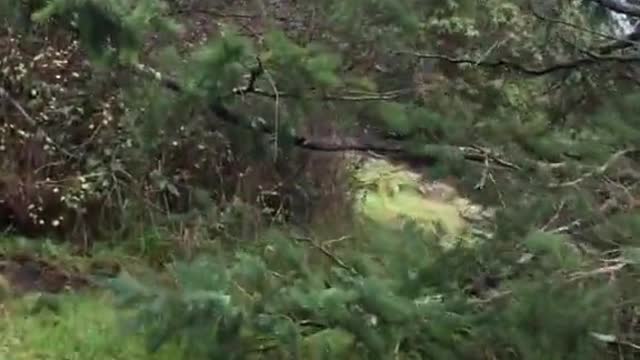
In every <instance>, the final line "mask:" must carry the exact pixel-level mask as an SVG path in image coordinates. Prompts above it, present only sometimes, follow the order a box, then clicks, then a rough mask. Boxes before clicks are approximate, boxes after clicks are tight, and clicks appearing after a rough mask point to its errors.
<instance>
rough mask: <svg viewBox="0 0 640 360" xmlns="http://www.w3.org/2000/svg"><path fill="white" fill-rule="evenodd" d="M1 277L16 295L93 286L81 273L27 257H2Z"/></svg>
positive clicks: (0, 257) (0, 264)
mask: <svg viewBox="0 0 640 360" xmlns="http://www.w3.org/2000/svg"><path fill="white" fill-rule="evenodd" d="M0 275H1V276H3V277H4V278H5V279H6V280H7V281H8V282H9V284H10V286H11V291H12V292H13V293H14V294H16V295H20V294H24V293H29V292H47V293H59V292H62V291H68V290H75V289H80V288H86V287H90V286H92V285H93V284H92V282H91V281H90V279H89V278H88V277H87V276H85V275H82V274H80V273H79V272H73V271H68V270H66V269H62V268H61V267H59V266H56V265H54V264H51V263H48V262H46V261H44V260H40V259H36V258H34V257H31V256H27V255H16V256H11V257H5V256H0Z"/></svg>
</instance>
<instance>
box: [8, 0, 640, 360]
mask: <svg viewBox="0 0 640 360" xmlns="http://www.w3.org/2000/svg"><path fill="white" fill-rule="evenodd" d="M2 6H3V8H0V9H2V14H3V15H4V20H3V21H5V23H6V24H8V25H11V27H10V29H11V30H7V31H10V32H11V33H12V36H13V32H14V31H22V32H21V33H20V35H15V38H17V39H19V41H20V42H21V44H22V45H24V47H28V46H27V45H29V46H33V45H34V44H38V43H40V44H41V43H45V44H46V42H47V41H53V40H51V39H54V38H55V39H63V41H68V42H70V43H72V44H76V42H77V43H78V44H79V46H80V47H81V48H82V49H83V51H84V52H83V54H84V55H86V56H87V57H88V59H90V60H91V61H92V64H93V65H94V66H93V67H92V68H91V69H90V70H88V72H89V73H91V74H96V75H95V76H96V77H98V78H100V77H102V78H100V79H101V81H102V83H101V86H106V87H107V88H108V89H109V94H112V97H111V98H116V99H117V101H116V103H117V105H114V107H117V110H114V112H115V113H116V115H114V116H117V118H118V120H119V123H120V124H121V125H120V129H118V131H120V132H119V133H118V132H116V130H114V133H112V135H111V136H110V137H106V138H104V139H103V140H104V141H105V142H104V143H101V146H98V148H99V149H100V150H104V148H105V147H112V149H111V150H109V154H106V155H105V154H101V155H100V156H101V157H100V158H99V159H97V160H96V159H95V158H91V157H89V156H87V154H88V153H91V150H86V152H85V150H84V148H83V147H82V145H81V144H80V145H78V146H79V147H74V149H80V150H79V151H82V152H83V153H82V154H81V155H76V156H77V157H79V159H76V158H74V157H73V156H70V155H69V154H68V153H67V152H64V151H62V150H60V151H59V153H56V154H55V155H54V156H58V157H60V158H62V159H66V160H69V159H76V160H74V161H76V162H75V163H74V164H76V166H77V167H79V168H83V169H86V168H90V167H91V164H92V161H93V163H94V164H95V163H102V162H104V163H105V164H108V165H106V166H108V167H109V170H110V172H109V173H110V174H114V173H118V174H121V176H125V175H122V174H129V175H128V176H129V178H133V179H135V178H137V177H144V176H145V175H147V174H149V173H151V174H152V176H150V177H149V178H150V180H149V181H150V182H153V184H154V186H156V187H157V188H159V189H160V190H161V191H160V192H161V193H162V194H163V196H165V195H166V196H165V198H163V199H162V200H166V198H167V196H169V197H170V196H173V198H172V199H174V200H175V199H176V198H180V195H181V192H180V191H181V189H182V188H178V187H176V186H175V185H174V183H173V181H171V180H169V179H170V178H172V176H173V178H172V179H175V178H179V179H181V181H182V179H186V178H189V179H191V178H192V177H193V176H194V175H192V174H191V173H188V174H187V171H184V169H182V168H181V165H176V166H175V168H174V169H172V170H175V172H176V173H174V174H166V173H163V171H161V170H158V169H155V170H154V172H152V171H151V168H150V167H149V163H152V162H153V161H156V160H157V159H159V158H162V159H165V158H166V157H172V158H171V159H172V161H175V163H180V160H179V159H175V157H179V156H182V157H183V159H182V160H184V159H189V157H190V156H191V155H190V154H191V153H189V152H188V151H187V150H185V149H184V148H180V149H174V148H171V146H173V144H174V143H175V144H178V142H177V140H175V139H176V138H178V136H177V134H181V132H183V134H181V135H182V136H184V138H186V140H184V142H185V143H190V145H192V146H191V149H193V148H194V146H196V145H200V146H204V147H205V148H209V149H212V150H213V151H214V152H215V154H216V155H217V154H220V153H224V154H228V153H230V154H232V155H229V156H228V157H226V156H225V157H216V159H218V160H220V161H221V162H222V161H229V162H232V161H234V160H236V159H235V157H238V158H242V159H250V160H247V162H248V163H250V164H269V165H268V166H269V167H266V166H267V165H264V166H265V168H266V169H268V170H269V171H273V172H274V173H277V174H278V176H274V178H273V179H274V180H273V182H274V183H284V182H287V183H288V184H287V186H289V187H290V188H294V187H295V186H294V185H300V184H302V185H307V184H303V181H309V182H312V181H313V178H305V179H304V180H303V181H300V180H296V179H292V178H290V177H288V176H286V175H290V174H291V173H296V172H298V170H297V166H296V165H297V164H299V162H300V159H301V158H303V157H304V156H308V154H309V153H318V152H330V153H337V152H349V153H352V152H359V153H377V154H379V155H382V156H385V157H387V158H388V159H390V160H393V161H399V162H403V163H407V164H410V165H411V166H414V167H417V168H420V169H423V170H425V169H426V170H425V172H426V173H427V174H426V175H425V176H427V175H428V177H429V178H440V177H446V176H452V177H454V178H456V179H458V180H459V183H460V188H461V190H463V191H464V193H465V194H466V195H468V196H469V197H471V198H473V199H474V200H476V201H478V202H480V203H482V204H483V205H485V206H489V207H492V208H494V209H495V210H496V215H495V218H494V219H492V221H491V224H489V225H485V226H486V227H487V229H485V230H486V232H487V233H489V234H490V235H489V236H488V237H489V238H488V239H485V238H479V239H473V240H476V241H475V242H473V246H470V245H469V244H467V243H466V242H462V243H461V244H460V245H459V246H454V247H453V248H451V247H449V248H445V247H442V246H439V245H436V244H437V243H438V241H437V239H436V235H434V234H425V233H422V232H421V231H419V230H417V229H415V228H413V227H412V226H408V227H407V228H406V229H404V230H403V231H400V232H393V231H388V230H385V229H381V228H379V227H377V226H376V225H373V224H370V223H366V224H359V226H357V225H354V229H352V231H353V232H354V233H355V236H354V237H355V238H356V240H354V241H352V242H348V243H347V244H345V242H342V243H341V244H340V245H339V246H338V247H337V248H329V247H328V246H327V245H323V244H321V243H318V242H317V241H318V240H316V239H314V238H307V237H304V236H300V235H295V234H293V235H292V234H288V233H285V234H282V233H277V234H275V235H273V234H270V235H269V236H268V235H262V236H261V239H260V240H258V241H256V242H254V243H252V245H251V246H245V245H242V246H240V245H237V244H236V246H235V247H232V249H226V250H227V251H224V252H221V255H220V256H219V258H215V259H203V260H202V261H200V262H196V263H194V264H181V265H179V266H176V267H175V272H176V277H177V279H178V283H179V285H180V286H179V287H178V288H177V289H166V288H163V287H158V286H151V285H149V287H147V286H145V285H143V284H142V283H140V282H138V281H136V280H134V279H132V278H121V279H120V280H119V281H117V282H115V283H114V285H115V286H116V288H117V290H118V292H119V294H120V295H121V296H122V298H123V301H124V302H123V304H126V305H129V306H134V305H135V306H138V307H137V309H138V310H139V315H140V317H139V319H138V320H140V321H139V324H142V325H144V326H143V329H144V331H146V332H148V335H149V346H150V350H156V349H158V348H159V347H161V346H162V345H164V344H166V343H171V342H174V343H177V344H179V345H180V346H182V348H183V349H184V352H185V357H186V358H199V357H202V358H289V357H291V358H321V357H322V358H325V357H326V358H381V359H388V358H406V359H409V358H425V359H476V358H477V359H495V358H499V359H503V358H505V359H507V358H515V359H542V358H545V359H573V358H575V359H602V358H606V357H607V356H611V357H613V356H618V355H621V354H622V355H624V354H633V353H634V352H637V350H636V349H637V348H638V346H637V345H634V340H635V339H634V337H635V336H636V335H635V332H636V331H635V328H634V327H635V320H634V319H635V316H634V314H635V312H636V311H637V310H636V305H635V302H636V297H637V292H636V291H635V289H634V286H633V283H634V279H635V276H636V275H637V274H636V269H635V265H636V263H637V252H638V244H636V243H635V235H636V234H637V233H635V230H636V227H637V222H638V221H637V216H638V215H637V213H636V210H635V208H636V204H637V201H636V200H635V196H636V193H637V184H638V175H637V174H638V172H637V149H636V148H635V146H636V145H635V144H636V143H637V142H638V140H639V136H640V135H639V134H638V126H637V124H636V122H637V120H634V119H636V117H635V110H636V106H637V105H636V102H635V100H636V97H637V96H638V95H637V85H638V74H637V63H638V62H640V57H639V56H638V55H637V49H636V45H637V40H638V39H640V37H639V35H638V32H637V31H636V29H635V28H634V25H635V24H633V22H634V20H636V19H638V18H640V6H638V5H635V3H634V2H631V1H622V0H608V1H605V0H591V1H570V2H555V1H544V2H526V1H516V0H511V1H504V0H485V1H470V0H460V1H449V2H435V3H433V4H424V3H423V2H418V1H390V0H354V1H349V2H345V1H327V2H322V3H318V2H312V1H270V2H263V1H258V2H255V3H247V4H244V3H243V4H241V5H233V6H231V5H229V6H223V5H219V6H218V5H212V4H209V3H207V2H205V1H170V2H166V3H163V2H160V1H157V0H145V1H125V0H102V1H95V0H51V1H43V2H32V1H26V2H25V1H15V0H8V1H5V2H4V3H3V4H2ZM614 15H616V16H614ZM629 24H630V25H629ZM621 27H622V28H623V30H622V31H623V33H622V34H620V32H621V31H620V28H621ZM7 29H9V27H7ZM7 59H9V60H5V61H4V62H2V63H0V64H1V65H2V67H3V74H5V75H3V79H2V83H1V84H2V85H3V88H2V89H0V90H1V91H2V93H0V95H3V97H5V98H7V99H9V100H10V102H11V103H12V104H13V108H14V109H13V110H12V111H17V112H20V113H26V112H25V111H23V110H24V109H23V107H22V106H21V105H20V103H19V102H18V101H17V100H16V99H17V98H19V97H20V96H23V97H25V94H24V90H25V89H23V88H21V87H22V86H24V85H25V82H26V81H27V80H25V79H24V78H23V77H21V76H20V71H18V70H16V69H17V68H16V67H12V66H10V65H11V64H9V62H10V58H9V57H7ZM5 68H6V69H8V70H6V71H5V70H4V69H5ZM7 74H8V75H7ZM69 76H71V75H69ZM89 83H91V81H90V80H87V82H86V83H85V84H89ZM27 90H28V89H27ZM14 93H15V94H18V95H13V94H14ZM26 93H28V91H26ZM73 98H74V99H75V98H81V96H80V95H78V96H77V97H73ZM79 107H81V106H79ZM33 109H36V110H37V109H38V108H37V106H35V105H34V108H33ZM79 118H82V116H80V117H79ZM38 121H41V122H44V121H45V120H42V119H38ZM30 126H31V127H32V128H37V129H39V130H43V131H44V132H45V133H46V134H49V135H47V136H49V138H51V139H52V140H51V141H50V142H51V143H56V144H59V143H60V142H63V143H65V144H66V143H73V141H71V140H69V138H68V136H70V135H69V134H68V131H67V132H65V131H64V130H65V129H64V127H63V128H62V129H60V123H58V124H57V125H56V126H57V127H56V126H54V125H48V124H47V125H42V124H31V125H30ZM56 129H57V130H56ZM183 129H186V130H183ZM51 131H56V134H59V136H57V137H55V138H54V137H53V136H51ZM122 132H124V133H125V134H126V135H123V134H122ZM65 136H66V137H65ZM180 141H183V140H182V139H181V140H180ZM203 144H204V145H203ZM176 146H177V145H176ZM167 149H169V150H167ZM114 152H115V153H117V154H116V155H115V156H112V153H114ZM72 155H73V154H72ZM105 159H108V161H105ZM167 164H171V162H170V161H167ZM180 164H182V163H180ZM103 165H104V164H103ZM202 167H203V168H207V165H206V164H204V163H203V164H202ZM247 168H248V167H247ZM101 169H102V168H101ZM74 170H75V169H74ZM156 170H157V171H156ZM205 170H206V169H205ZM192 172H193V173H195V174H198V176H200V180H198V181H202V184H204V185H203V187H206V186H210V185H211V182H206V181H211V179H212V178H213V177H214V176H213V174H212V173H209V172H207V171H204V170H203V171H201V172H199V170H192ZM302 172H303V171H299V172H298V173H302ZM229 173H230V172H227V173H225V174H222V175H221V176H227V175H228V174H229ZM131 174H133V175H131ZM238 174H240V171H236V172H235V173H234V174H232V175H228V176H230V177H233V176H236V177H237V178H238V179H240V178H241V177H242V176H241V175H238ZM118 179H120V178H117V177H116V178H115V180H114V179H111V178H108V179H106V180H105V178H99V180H100V181H101V183H100V184H102V183H103V182H104V181H110V182H111V183H113V182H114V181H115V182H116V183H117V182H118V181H121V180H118ZM184 181H185V182H188V181H187V180H184ZM194 183H195V181H194ZM92 184H97V182H96V183H92ZM220 184H221V187H222V186H223V185H224V186H228V184H229V182H224V181H223V182H221V183H220ZM137 185H140V187H141V188H144V186H145V185H146V184H143V182H140V183H137ZM302 185H300V186H299V187H304V188H305V189H310V188H311V189H313V186H302ZM194 187H195V186H194ZM112 190H113V187H110V186H106V189H105V190H104V192H103V193H101V195H102V196H105V197H106V196H107V195H105V194H111V191H112ZM229 192H230V191H228V189H223V190H220V194H219V195H220V196H219V197H218V198H217V200H219V201H221V200H220V199H222V198H224V196H223V195H224V194H227V193H229ZM309 192H311V191H309ZM167 194H169V195H167ZM279 195H280V198H281V199H284V198H285V197H286V196H285V195H286V194H284V192H281V193H280V194H279ZM154 200H157V199H154ZM158 202H161V201H158ZM179 207H180V206H179V205H176V204H173V207H171V209H170V210H171V211H170V212H173V211H174V210H175V209H176V208H179ZM186 207H188V208H193V207H196V205H194V203H189V204H188V205H186ZM273 208H277V206H275V207H273ZM291 209H294V206H291ZM175 212H177V211H175ZM293 212H295V210H294V211H293ZM477 226H478V227H480V226H482V225H480V224H478V225H477ZM472 236H473V235H469V237H472ZM229 254H232V255H229ZM231 256H232V257H231ZM320 259H321V260H320ZM614 353H615V354H614ZM631 356H633V355H631Z"/></svg>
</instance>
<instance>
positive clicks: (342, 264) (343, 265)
mask: <svg viewBox="0 0 640 360" xmlns="http://www.w3.org/2000/svg"><path fill="white" fill-rule="evenodd" d="M295 239H296V240H298V241H306V242H308V243H310V244H311V246H313V247H314V248H316V249H318V250H320V251H321V252H322V253H323V254H325V255H326V256H327V257H328V258H329V259H331V260H332V261H333V262H335V263H336V264H337V265H338V266H340V267H341V268H343V269H345V270H347V271H350V272H352V273H353V274H357V273H358V272H357V271H356V269H354V268H352V267H351V266H349V265H347V264H346V263H345V262H344V261H342V260H341V259H340V258H339V257H338V256H336V255H335V254H333V253H332V252H331V251H329V250H327V248H325V247H324V246H322V245H320V244H318V243H316V242H315V241H314V240H313V239H311V238H308V237H302V236H297V237H295Z"/></svg>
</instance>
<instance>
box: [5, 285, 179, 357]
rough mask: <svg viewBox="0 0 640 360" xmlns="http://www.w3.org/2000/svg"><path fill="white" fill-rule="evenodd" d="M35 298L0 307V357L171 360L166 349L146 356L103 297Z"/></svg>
mask: <svg viewBox="0 0 640 360" xmlns="http://www.w3.org/2000/svg"><path fill="white" fill-rule="evenodd" d="M37 303H39V301H38V300H36V297H30V298H26V299H23V300H21V301H15V302H13V303H9V304H4V305H0V306H1V309H2V310H1V311H2V312H1V314H0V360H4V359H7V360H9V359H11V360H27V359H29V360H30V359H51V360H58V359H60V360H63V359H64V360H76V359H77V360H87V359H92V360H103V359H104V360H106V359H110V360H112V359H140V360H144V359H160V360H162V359H177V358H179V357H178V354H177V353H172V352H171V349H170V348H167V349H165V351H163V352H162V353H160V354H155V355H154V356H150V355H148V354H146V352H145V347H144V343H143V342H142V341H141V339H140V338H139V337H137V336H132V335H127V332H125V331H124V330H123V328H122V327H121V324H122V323H121V322H120V321H118V320H119V319H118V318H117V316H116V310H115V309H114V307H113V306H112V305H111V304H110V301H109V299H108V298H107V297H106V296H102V295H97V294H91V295H64V296H59V297H56V298H54V299H53V300H50V301H49V302H48V303H49V305H51V303H54V304H55V305H53V306H45V307H41V308H40V311H38V312H37V313H35V314H34V312H35V311H34V310H35V309H36V308H37V307H36V304H37Z"/></svg>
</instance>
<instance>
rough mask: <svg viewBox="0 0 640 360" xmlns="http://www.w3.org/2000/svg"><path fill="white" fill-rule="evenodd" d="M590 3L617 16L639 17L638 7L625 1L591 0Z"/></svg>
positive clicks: (639, 6)
mask: <svg viewBox="0 0 640 360" xmlns="http://www.w3.org/2000/svg"><path fill="white" fill-rule="evenodd" d="M591 2H594V3H596V4H598V5H600V6H602V7H604V8H607V9H609V10H611V11H613V12H616V13H618V14H623V15H627V16H632V17H640V5H636V4H632V3H630V2H628V1H625V0H591Z"/></svg>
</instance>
